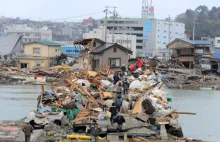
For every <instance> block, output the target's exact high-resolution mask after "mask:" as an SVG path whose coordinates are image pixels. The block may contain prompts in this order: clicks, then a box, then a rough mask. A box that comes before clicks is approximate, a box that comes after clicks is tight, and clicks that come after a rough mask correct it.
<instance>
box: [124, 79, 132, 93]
mask: <svg viewBox="0 0 220 142" xmlns="http://www.w3.org/2000/svg"><path fill="white" fill-rule="evenodd" d="M129 85H130V84H129V82H128V80H127V78H125V80H124V81H123V89H124V95H125V94H128V88H129Z"/></svg>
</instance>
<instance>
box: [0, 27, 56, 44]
mask: <svg viewBox="0 0 220 142" xmlns="http://www.w3.org/2000/svg"><path fill="white" fill-rule="evenodd" d="M4 34H7V35H23V42H24V43H28V42H33V41H38V40H42V41H52V30H50V29H48V28H47V27H44V28H34V27H29V26H27V25H26V24H23V25H9V26H6V27H5V28H4Z"/></svg>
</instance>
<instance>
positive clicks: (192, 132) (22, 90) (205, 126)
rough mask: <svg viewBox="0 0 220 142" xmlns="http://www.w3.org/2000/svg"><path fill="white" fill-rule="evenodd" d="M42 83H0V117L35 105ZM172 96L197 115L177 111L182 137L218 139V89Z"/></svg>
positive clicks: (180, 107) (172, 93)
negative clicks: (36, 84)
mask: <svg viewBox="0 0 220 142" xmlns="http://www.w3.org/2000/svg"><path fill="white" fill-rule="evenodd" d="M40 92H41V86H33V85H16V86H12V85H3V86H0V108H1V115H0V120H18V119H21V118H23V117H25V116H27V114H28V113H29V112H30V111H31V110H33V109H36V104H37V97H38V95H39V93H40ZM166 92H167V94H169V96H171V97H172V99H173V103H172V108H173V109H178V111H184V112H195V113H197V115H195V116H194V115H180V118H179V119H178V120H179V123H180V124H181V126H182V128H183V132H184V135H185V137H189V138H198V139H202V140H208V138H209V135H211V138H212V140H213V142H217V141H218V140H219V139H220V135H219V130H217V128H218V127H219V126H220V122H219V121H218V120H219V118H220V113H219V108H220V95H219V93H220V92H217V91H192V90H169V89H166Z"/></svg>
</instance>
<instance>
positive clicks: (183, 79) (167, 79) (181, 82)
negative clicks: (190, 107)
mask: <svg viewBox="0 0 220 142" xmlns="http://www.w3.org/2000/svg"><path fill="white" fill-rule="evenodd" d="M163 81H164V83H165V85H166V86H167V87H168V88H178V89H196V90H203V89H206V90H219V89H220V86H219V84H218V82H219V81H220V78H219V77H218V76H214V75H212V76H211V75H210V76H205V75H188V74H182V73H168V74H165V75H164V80H163Z"/></svg>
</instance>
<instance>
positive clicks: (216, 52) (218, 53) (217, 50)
mask: <svg viewBox="0 0 220 142" xmlns="http://www.w3.org/2000/svg"><path fill="white" fill-rule="evenodd" d="M213 56H214V57H215V58H217V59H220V48H214V53H213Z"/></svg>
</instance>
